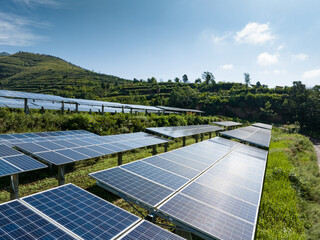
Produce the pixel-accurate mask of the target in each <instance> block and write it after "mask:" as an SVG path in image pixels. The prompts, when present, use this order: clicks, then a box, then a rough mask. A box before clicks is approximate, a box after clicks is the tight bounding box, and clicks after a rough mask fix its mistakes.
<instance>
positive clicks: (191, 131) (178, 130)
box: [146, 125, 223, 138]
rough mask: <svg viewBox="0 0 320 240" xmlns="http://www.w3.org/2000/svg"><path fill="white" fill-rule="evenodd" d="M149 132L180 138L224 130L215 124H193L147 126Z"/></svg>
mask: <svg viewBox="0 0 320 240" xmlns="http://www.w3.org/2000/svg"><path fill="white" fill-rule="evenodd" d="M146 130H147V131H148V132H151V133H156V134H159V135H163V136H166V137H171V138H179V137H186V136H192V135H196V134H200V133H207V132H215V131H219V130H223V128H221V127H217V126H213V125H191V126H178V127H156V128H146Z"/></svg>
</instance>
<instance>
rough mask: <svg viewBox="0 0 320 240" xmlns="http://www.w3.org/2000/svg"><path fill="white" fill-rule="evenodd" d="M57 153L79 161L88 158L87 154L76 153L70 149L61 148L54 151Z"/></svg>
mask: <svg viewBox="0 0 320 240" xmlns="http://www.w3.org/2000/svg"><path fill="white" fill-rule="evenodd" d="M56 152H57V153H59V154H61V155H63V156H66V157H68V158H71V159H72V160H74V161H80V160H84V159H88V158H90V157H89V156H86V155H83V154H81V153H78V152H76V151H73V150H71V149H63V150H59V151H56Z"/></svg>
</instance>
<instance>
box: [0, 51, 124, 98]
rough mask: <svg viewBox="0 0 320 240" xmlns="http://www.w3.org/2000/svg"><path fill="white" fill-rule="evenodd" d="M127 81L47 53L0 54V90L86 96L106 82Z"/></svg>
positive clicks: (104, 86)
mask: <svg viewBox="0 0 320 240" xmlns="http://www.w3.org/2000/svg"><path fill="white" fill-rule="evenodd" d="M127 82H129V80H125V79H122V78H118V77H115V76H110V75H106V74H99V73H95V72H92V71H89V70H86V69H83V68H81V67H78V66H76V65H73V64H71V63H69V62H66V61H64V60H62V59H60V58H57V57H53V56H49V55H43V54H33V53H26V52H19V53H16V54H12V55H9V56H6V55H2V56H0V88H1V89H9V90H17V91H28V92H38V93H50V94H57V95H62V96H66V97H81V98H90V94H95V92H101V91H102V90H103V89H104V88H106V87H107V85H108V84H121V83H127ZM88 95H89V96H88ZM96 95H98V94H96Z"/></svg>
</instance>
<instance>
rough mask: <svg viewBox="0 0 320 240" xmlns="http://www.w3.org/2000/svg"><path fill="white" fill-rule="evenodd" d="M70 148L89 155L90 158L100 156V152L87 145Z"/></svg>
mask: <svg viewBox="0 0 320 240" xmlns="http://www.w3.org/2000/svg"><path fill="white" fill-rule="evenodd" d="M72 150H74V151H77V152H79V153H82V154H84V155H87V156H89V157H90V158H95V157H100V156H101V153H98V152H96V151H94V150H92V149H89V148H87V147H80V148H73V149H72Z"/></svg>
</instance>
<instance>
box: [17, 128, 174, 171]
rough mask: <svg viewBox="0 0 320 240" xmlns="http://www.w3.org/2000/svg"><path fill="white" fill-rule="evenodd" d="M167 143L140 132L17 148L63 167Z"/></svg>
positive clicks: (82, 136) (33, 143)
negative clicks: (63, 165) (67, 164)
mask: <svg viewBox="0 0 320 240" xmlns="http://www.w3.org/2000/svg"><path fill="white" fill-rule="evenodd" d="M166 142H168V140H166V139H163V138H160V137H156V136H153V135H151V134H147V133H143V132H138V133H129V134H118V135H110V136H98V135H89V136H86V135H85V136H84V135H80V136H79V137H78V135H76V136H74V137H73V138H72V139H66V140H64V139H62V140H51V141H41V142H40V141H38V142H29V143H18V144H15V146H16V147H17V148H18V149H20V150H21V151H23V152H26V153H28V154H30V155H32V156H34V157H36V158H39V159H41V160H43V161H45V162H48V163H51V164H54V165H62V164H66V163H71V162H75V161H81V160H85V159H90V158H95V157H101V156H104V155H109V154H114V153H119V152H125V151H128V150H132V149H136V148H141V147H147V146H152V145H156V144H162V143H166Z"/></svg>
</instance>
